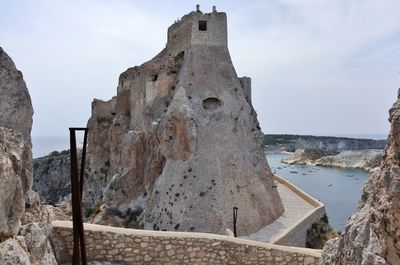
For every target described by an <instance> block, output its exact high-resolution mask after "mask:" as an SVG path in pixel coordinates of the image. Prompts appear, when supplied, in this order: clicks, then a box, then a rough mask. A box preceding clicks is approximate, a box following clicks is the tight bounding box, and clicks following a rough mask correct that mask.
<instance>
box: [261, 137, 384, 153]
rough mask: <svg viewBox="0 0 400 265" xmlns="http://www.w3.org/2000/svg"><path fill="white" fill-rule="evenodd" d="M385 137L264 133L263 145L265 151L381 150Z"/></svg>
mask: <svg viewBox="0 0 400 265" xmlns="http://www.w3.org/2000/svg"><path fill="white" fill-rule="evenodd" d="M385 145H386V139H380V140H376V139H365V138H349V137H337V136H314V135H294V134H266V135H264V147H265V150H266V151H267V152H282V151H286V152H295V151H296V150H297V149H315V150H324V151H333V152H340V151H344V150H366V149H377V150H383V149H384V148H385Z"/></svg>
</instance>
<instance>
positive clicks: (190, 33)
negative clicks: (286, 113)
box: [84, 11, 283, 234]
mask: <svg viewBox="0 0 400 265" xmlns="http://www.w3.org/2000/svg"><path fill="white" fill-rule="evenodd" d="M250 90H251V88H250V78H247V77H245V78H238V77H237V75H236V72H235V70H234V67H233V65H232V62H231V59H230V55H229V51H228V48H227V25H226V14H225V13H220V12H216V11H214V12H213V13H210V14H203V13H202V12H191V13H190V14H188V15H186V16H184V17H183V18H182V19H181V20H180V21H179V22H177V23H175V24H174V25H172V26H171V27H170V28H169V29H168V42H167V47H166V48H165V49H164V50H163V51H162V52H161V53H160V54H159V55H157V56H156V57H155V58H153V59H152V60H151V61H149V62H146V63H144V64H143V65H141V66H139V67H134V68H130V69H128V70H127V71H126V72H124V73H122V74H121V76H120V78H119V84H118V91H117V92H118V93H117V96H116V97H114V98H113V99H111V100H110V101H107V102H105V101H101V100H95V101H94V102H93V103H92V117H91V118H90V120H89V122H88V127H89V140H88V143H89V145H88V163H89V168H88V170H87V178H86V179H87V181H86V183H85V190H84V202H85V207H86V215H87V216H89V215H92V216H91V220H95V221H96V222H98V223H107V224H113V225H118V226H127V227H144V228H146V229H155V230H179V231H202V232H213V233H220V234H223V233H224V231H225V229H226V228H228V227H229V228H231V227H232V208H233V207H234V206H237V207H238V208H239V212H240V214H239V220H238V231H240V232H241V233H243V234H247V233H251V232H255V231H257V230H258V229H260V228H261V227H263V226H265V225H266V224H268V223H270V222H272V221H273V220H275V219H276V218H277V217H279V216H280V215H281V214H282V212H283V207H282V203H281V201H280V198H279V194H278V193H277V191H276V190H274V189H272V184H273V183H272V174H271V172H270V169H269V167H268V164H267V161H266V159H265V156H264V152H263V146H262V140H263V134H262V132H261V130H260V127H259V124H258V121H257V117H256V113H255V111H254V109H253V107H252V105H251V101H250Z"/></svg>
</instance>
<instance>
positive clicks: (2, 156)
mask: <svg viewBox="0 0 400 265" xmlns="http://www.w3.org/2000/svg"><path fill="white" fill-rule="evenodd" d="M0 95H1V101H0V239H1V238H4V237H8V236H12V235H15V234H16V233H18V230H19V227H20V224H21V222H20V220H21V218H22V216H23V214H24V211H25V204H26V203H27V204H29V203H30V199H31V186H32V150H31V149H32V144H31V137H30V131H31V128H32V115H33V109H32V104H31V99H30V96H29V93H28V89H27V88H26V85H25V82H24V80H23V78H22V73H21V72H20V71H18V70H17V68H16V67H15V65H14V63H13V61H12V60H11V58H10V57H9V56H8V55H7V54H6V53H5V52H4V51H3V49H2V48H1V47H0Z"/></svg>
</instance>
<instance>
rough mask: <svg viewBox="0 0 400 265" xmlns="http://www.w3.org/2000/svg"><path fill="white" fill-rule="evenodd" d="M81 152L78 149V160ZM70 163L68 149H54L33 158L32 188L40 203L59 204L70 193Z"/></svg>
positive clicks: (66, 198)
mask: <svg viewBox="0 0 400 265" xmlns="http://www.w3.org/2000/svg"><path fill="white" fill-rule="evenodd" d="M80 159H81V152H80V150H78V161H80ZM70 170H71V163H70V153H69V150H64V151H62V152H57V151H54V152H52V153H50V154H49V155H47V156H44V157H39V158H35V159H33V185H32V190H34V191H35V192H37V193H38V194H39V196H40V199H41V201H42V203H47V204H51V205H60V204H62V203H63V202H65V201H66V200H68V198H69V195H70V194H71V176H70Z"/></svg>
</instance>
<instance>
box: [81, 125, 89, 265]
mask: <svg viewBox="0 0 400 265" xmlns="http://www.w3.org/2000/svg"><path fill="white" fill-rule="evenodd" d="M84 131H85V134H84V138H83V147H82V148H83V149H82V161H81V172H80V180H79V184H80V186H79V215H80V216H79V225H80V230H81V234H80V244H81V258H82V265H86V264H87V260H86V244H85V230H84V227H83V215H82V196H83V194H82V192H83V182H84V174H85V159H86V143H87V131H88V130H87V129H86V128H85V129H84Z"/></svg>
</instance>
